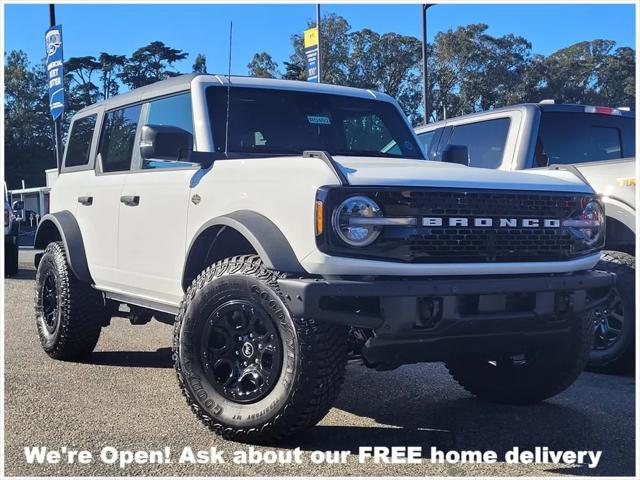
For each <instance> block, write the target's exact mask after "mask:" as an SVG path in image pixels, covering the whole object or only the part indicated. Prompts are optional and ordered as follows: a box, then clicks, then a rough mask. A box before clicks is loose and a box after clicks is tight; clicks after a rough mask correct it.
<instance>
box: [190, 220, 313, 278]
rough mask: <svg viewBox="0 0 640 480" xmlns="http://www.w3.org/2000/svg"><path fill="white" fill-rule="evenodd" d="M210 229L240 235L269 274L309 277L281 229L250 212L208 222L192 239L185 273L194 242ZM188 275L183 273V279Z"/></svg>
mask: <svg viewBox="0 0 640 480" xmlns="http://www.w3.org/2000/svg"><path fill="white" fill-rule="evenodd" d="M211 227H229V228H232V229H234V230H236V231H238V232H239V233H240V234H241V235H242V236H244V238H246V239H247V241H248V242H249V243H250V244H251V246H252V247H253V248H254V250H255V251H256V252H257V253H258V255H260V258H261V259H262V261H263V262H264V265H265V266H266V267H267V268H268V269H270V270H277V271H279V272H286V273H297V274H306V273H307V272H306V271H305V269H304V268H303V267H302V265H300V262H299V261H298V257H296V254H295V252H294V251H293V249H292V248H291V245H290V244H289V241H288V240H287V238H286V237H285V236H284V234H283V233H282V232H281V231H280V229H279V228H278V227H277V226H276V225H275V224H274V223H273V222H272V221H271V220H269V219H268V218H267V217H265V216H264V215H261V214H259V213H257V212H254V211H251V210H236V211H235V212H232V213H229V214H227V215H222V216H220V217H216V218H212V219H211V220H209V221H207V222H205V224H204V225H202V226H201V227H200V228H199V229H198V231H197V232H196V234H195V235H194V236H193V238H192V239H191V244H190V245H189V248H188V250H187V255H186V257H185V266H184V268H185V271H186V268H187V264H188V262H189V257H190V255H191V252H192V249H193V247H194V244H195V242H196V241H197V239H198V238H199V237H200V235H201V234H202V233H203V232H204V231H205V230H207V229H209V228H211ZM185 271H183V278H184V273H185Z"/></svg>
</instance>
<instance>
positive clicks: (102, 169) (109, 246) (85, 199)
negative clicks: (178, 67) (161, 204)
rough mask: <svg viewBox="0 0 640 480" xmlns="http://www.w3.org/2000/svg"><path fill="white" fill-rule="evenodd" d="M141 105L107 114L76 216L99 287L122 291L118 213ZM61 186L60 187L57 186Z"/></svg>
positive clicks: (79, 197)
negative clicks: (118, 266) (93, 163)
mask: <svg viewBox="0 0 640 480" xmlns="http://www.w3.org/2000/svg"><path fill="white" fill-rule="evenodd" d="M140 111H141V105H133V106H127V107H123V108H119V109H115V110H110V111H107V112H105V113H104V115H103V118H102V122H101V125H100V138H99V141H98V145H97V151H96V154H95V162H96V165H95V171H94V170H91V171H90V172H88V173H87V175H86V177H85V178H84V179H83V183H82V185H81V188H80V191H79V193H78V207H77V210H76V218H77V219H78V224H79V225H80V230H81V231H82V236H83V239H84V244H85V250H86V253H87V260H88V263H89V269H90V271H91V275H92V276H93V280H94V281H95V283H96V286H97V287H99V288H100V289H103V290H109V291H114V290H115V291H118V290H119V289H120V288H121V278H120V275H119V272H118V268H117V260H118V216H119V211H120V197H121V194H122V186H123V183H124V180H125V178H126V177H127V174H128V173H129V171H130V169H131V159H132V153H133V145H134V143H135V139H136V135H137V128H138V120H139V116H140ZM56 187H57V186H56Z"/></svg>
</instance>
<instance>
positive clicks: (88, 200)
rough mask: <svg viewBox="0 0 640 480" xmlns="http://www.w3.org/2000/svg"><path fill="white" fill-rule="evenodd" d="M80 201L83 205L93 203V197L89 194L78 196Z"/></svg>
mask: <svg viewBox="0 0 640 480" xmlns="http://www.w3.org/2000/svg"><path fill="white" fill-rule="evenodd" d="M78 203H81V204H82V205H87V206H89V205H92V204H93V197H89V196H85V197H78Z"/></svg>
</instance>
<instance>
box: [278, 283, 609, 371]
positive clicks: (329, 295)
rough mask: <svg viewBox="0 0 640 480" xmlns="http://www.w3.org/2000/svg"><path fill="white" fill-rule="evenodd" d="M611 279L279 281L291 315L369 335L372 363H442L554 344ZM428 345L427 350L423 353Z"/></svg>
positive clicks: (599, 298)
mask: <svg viewBox="0 0 640 480" xmlns="http://www.w3.org/2000/svg"><path fill="white" fill-rule="evenodd" d="M614 281H615V275H614V274H611V273H608V272H601V271H586V272H578V273H572V274H566V275H535V276H522V275H521V276H500V277H484V278H468V277H467V278H464V277H462V278H461V277H456V278H442V277H440V278H431V279H427V280H423V279H420V280H415V279H407V278H402V279H397V280H388V279H381V280H377V279H376V280H343V279H335V280H334V279H330V280H329V279H294V278H285V279H281V280H279V281H278V283H279V285H280V289H281V291H282V292H283V294H284V298H285V302H286V303H287V305H288V307H289V309H290V310H291V312H292V314H293V315H295V316H301V317H308V318H314V319H316V320H318V321H325V322H330V323H335V324H342V325H349V326H351V327H358V328H366V329H371V330H373V331H374V332H375V335H374V336H373V337H372V338H370V339H369V340H368V341H367V344H366V346H365V349H364V350H363V354H364V355H365V357H366V358H367V360H369V361H370V362H372V363H375V362H378V361H380V362H390V361H393V362H394V363H397V364H402V363H412V362H415V361H430V360H442V359H446V358H447V356H450V355H451V354H452V352H453V353H455V352H467V353H472V352H476V353H486V352H489V351H491V350H500V351H501V352H504V351H505V348H506V346H508V347H509V349H512V350H514V352H521V351H523V350H522V349H526V348H528V347H530V346H539V345H542V344H544V343H547V342H549V341H557V340H558V338H561V335H559V334H562V333H568V332H569V330H570V326H571V321H572V320H573V319H575V318H576V317H578V316H580V315H581V314H582V313H583V312H585V311H587V310H589V309H591V308H593V307H595V306H596V305H598V304H599V303H601V302H603V301H604V300H605V299H606V297H607V295H608V294H609V290H610V287H611V285H613V283H614ZM427 345H428V346H427Z"/></svg>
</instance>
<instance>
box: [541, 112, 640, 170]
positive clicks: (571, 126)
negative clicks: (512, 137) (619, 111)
mask: <svg viewBox="0 0 640 480" xmlns="http://www.w3.org/2000/svg"><path fill="white" fill-rule="evenodd" d="M633 127H634V119H633V118H629V117H620V116H616V115H597V114H592V113H578V112H575V113H574V112H543V113H542V117H541V119H540V131H539V136H538V142H537V145H536V154H535V159H534V166H536V167H541V166H546V165H553V164H570V163H583V162H595V161H599V160H611V159H616V158H624V157H633V156H634V155H635V135H634V133H633Z"/></svg>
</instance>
